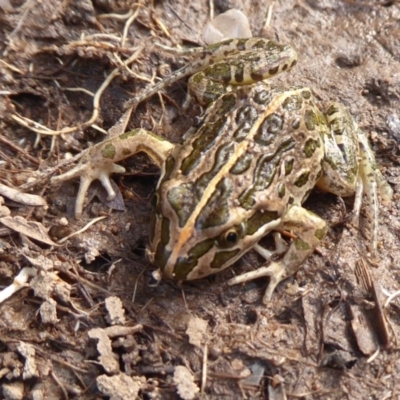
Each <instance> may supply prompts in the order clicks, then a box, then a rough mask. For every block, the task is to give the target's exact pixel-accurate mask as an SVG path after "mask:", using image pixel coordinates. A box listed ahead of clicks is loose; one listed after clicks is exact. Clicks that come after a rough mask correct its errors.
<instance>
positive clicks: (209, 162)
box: [160, 83, 325, 229]
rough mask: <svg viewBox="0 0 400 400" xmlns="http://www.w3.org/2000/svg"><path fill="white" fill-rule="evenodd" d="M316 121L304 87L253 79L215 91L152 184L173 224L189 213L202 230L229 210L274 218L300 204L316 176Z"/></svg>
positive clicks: (318, 155) (318, 147)
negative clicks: (272, 213)
mask: <svg viewBox="0 0 400 400" xmlns="http://www.w3.org/2000/svg"><path fill="white" fill-rule="evenodd" d="M323 118H324V117H322V115H321V114H320V113H319V111H318V110H317V109H316V107H315V106H314V104H313V100H312V96H311V93H310V91H309V89H306V88H291V89H289V90H288V89H286V90H284V89H280V88H271V87H270V86H269V85H266V84H264V83H257V84H255V85H252V86H250V87H243V88H237V89H236V90H235V91H234V92H231V93H227V94H225V95H224V96H222V97H221V98H220V99H219V100H217V101H216V102H215V104H214V105H211V106H210V107H209V108H208V110H207V111H206V113H205V115H204V118H203V120H202V121H201V123H200V124H199V126H197V127H196V132H195V133H194V134H192V135H189V136H188V137H187V138H186V141H185V142H184V144H183V145H182V146H177V148H176V149H175V151H174V152H173V154H172V155H171V160H170V161H169V162H168V163H167V168H166V169H167V171H166V174H165V175H164V177H163V178H162V180H161V181H160V187H161V188H162V190H164V191H165V190H167V191H168V194H167V196H166V197H165V198H168V199H169V205H170V206H171V207H172V208H173V210H174V212H173V213H176V214H177V215H178V216H179V225H180V226H183V225H184V224H185V223H186V221H187V220H188V219H189V218H190V216H191V215H192V213H193V212H196V214H197V218H196V226H197V227H198V228H200V229H204V228H205V227H211V226H215V225H220V224H223V221H224V220H225V219H227V218H228V217H227V216H228V215H229V213H230V212H232V211H233V210H238V209H242V210H243V212H244V213H245V214H246V215H247V216H249V212H255V211H258V210H260V209H263V210H269V211H276V212H277V213H278V215H281V214H282V213H284V212H285V209H286V205H287V204H301V203H302V202H303V200H304V198H305V197H306V196H307V195H308V193H309V191H310V190H311V189H312V188H313V187H314V185H315V182H316V180H317V178H318V176H319V174H320V164H321V160H322V157H323V144H322V141H321V137H320V134H319V129H320V127H319V126H318V125H319V124H321V123H322V124H324V123H325V122H324V119H323ZM201 204H202V205H201ZM164 215H165V214H164ZM167 215H168V213H167Z"/></svg>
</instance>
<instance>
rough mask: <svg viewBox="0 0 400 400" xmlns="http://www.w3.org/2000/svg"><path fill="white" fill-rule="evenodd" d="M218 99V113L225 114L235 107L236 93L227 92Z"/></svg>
mask: <svg viewBox="0 0 400 400" xmlns="http://www.w3.org/2000/svg"><path fill="white" fill-rule="evenodd" d="M218 101H219V103H218V104H216V109H217V112H216V114H217V115H223V116H225V115H226V114H228V113H229V112H230V111H231V110H232V109H233V108H234V107H235V104H236V95H235V94H234V93H226V94H224V95H223V96H222V97H220V99H219V100H218Z"/></svg>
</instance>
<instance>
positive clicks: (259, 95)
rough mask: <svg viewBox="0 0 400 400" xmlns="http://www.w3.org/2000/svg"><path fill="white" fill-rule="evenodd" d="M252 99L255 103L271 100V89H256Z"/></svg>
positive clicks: (262, 103) (265, 102)
mask: <svg viewBox="0 0 400 400" xmlns="http://www.w3.org/2000/svg"><path fill="white" fill-rule="evenodd" d="M253 100H254V102H255V103H257V104H261V105H264V104H267V103H269V102H270V101H271V91H270V90H267V89H263V90H258V91H256V92H255V94H254V96H253Z"/></svg>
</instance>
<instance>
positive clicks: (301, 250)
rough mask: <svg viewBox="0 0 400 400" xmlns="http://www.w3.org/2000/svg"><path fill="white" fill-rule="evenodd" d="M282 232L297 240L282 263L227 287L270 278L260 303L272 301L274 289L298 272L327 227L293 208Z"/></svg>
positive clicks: (299, 209) (313, 216) (238, 279)
mask: <svg viewBox="0 0 400 400" xmlns="http://www.w3.org/2000/svg"><path fill="white" fill-rule="evenodd" d="M281 228H282V229H284V230H291V231H293V233H294V234H295V235H296V239H294V240H293V242H292V243H291V244H290V246H289V249H288V251H287V252H286V254H285V255H284V257H283V258H282V260H280V261H276V262H275V261H273V262H271V264H270V265H269V266H268V267H260V268H258V269H257V270H255V271H251V272H248V273H246V274H243V275H239V276H237V277H235V278H233V279H231V280H230V281H229V282H228V283H229V285H234V284H237V283H241V282H246V281H249V280H252V279H256V278H259V277H262V276H269V277H270V278H271V279H270V282H269V285H268V288H267V290H266V292H265V295H264V298H263V302H264V303H267V302H268V301H270V300H271V297H272V294H273V292H274V290H275V288H276V286H277V285H278V284H279V283H280V282H281V281H282V280H284V279H286V278H288V277H289V276H291V275H293V274H294V273H295V272H296V271H297V270H298V269H299V267H300V266H301V264H302V263H303V261H304V260H305V259H306V258H307V257H308V256H309V255H310V254H311V253H312V252H313V251H314V250H315V248H316V247H317V246H318V244H319V242H320V241H321V240H322V238H323V237H324V236H325V234H326V231H327V225H326V222H325V221H324V220H323V219H321V218H320V217H318V216H317V215H315V214H313V213H312V212H310V211H307V210H306V209H304V208H303V207H299V206H293V207H291V208H290V209H289V210H288V211H287V213H286V215H285V216H284V218H283V219H282V225H281Z"/></svg>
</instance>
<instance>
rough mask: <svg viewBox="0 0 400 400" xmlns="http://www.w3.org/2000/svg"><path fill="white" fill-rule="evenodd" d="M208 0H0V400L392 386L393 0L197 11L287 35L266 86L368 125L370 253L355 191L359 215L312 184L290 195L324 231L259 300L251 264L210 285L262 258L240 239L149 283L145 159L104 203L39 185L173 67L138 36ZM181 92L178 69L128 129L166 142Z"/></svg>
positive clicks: (349, 393)
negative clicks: (190, 275) (235, 250)
mask: <svg viewBox="0 0 400 400" xmlns="http://www.w3.org/2000/svg"><path fill="white" fill-rule="evenodd" d="M211 3H212V2H208V1H206V0H201V1H194V0H189V1H181V0H174V1H172V0H169V1H167V0H166V1H153V2H152V1H139V3H133V2H129V1H127V0H117V1H111V0H93V1H90V0H46V1H41V2H40V1H35V0H27V1H25V2H24V1H23V0H10V1H8V0H0V7H1V9H2V11H1V9H0V54H1V55H0V184H2V185H5V186H4V187H3V186H1V187H0V190H1V191H0V195H1V196H3V198H4V203H3V204H2V202H0V216H1V219H0V222H1V223H0V234H1V235H0V284H1V285H2V286H3V287H6V286H8V285H10V284H11V283H12V282H13V279H14V277H15V276H17V275H18V273H19V271H20V270H21V269H22V268H28V269H26V270H25V271H28V274H29V277H28V278H27V280H26V281H27V284H26V285H24V287H23V288H22V289H21V290H20V291H18V292H17V293H16V294H14V295H13V296H11V297H10V298H9V299H7V300H5V301H4V302H3V303H2V304H0V382H1V394H0V397H1V398H4V399H34V400H39V399H68V398H71V399H72V398H79V399H98V398H111V399H130V398H131V399H134V398H140V399H178V398H182V399H194V398H207V399H221V398H222V399H242V398H243V399H270V400H271V399H276V400H277V399H285V398H288V399H380V400H383V399H400V383H399V382H400V361H399V350H400V345H399V341H400V317H399V315H400V303H399V299H398V298H397V297H396V292H397V291H399V290H400V269H399V262H400V251H399V248H400V240H399V237H398V235H399V230H400V224H399V218H398V217H399V214H400V211H399V209H398V207H397V204H398V199H399V190H398V189H399V188H400V180H399V175H400V173H399V163H398V161H397V160H398V155H399V144H400V112H399V110H400V64H399V62H400V5H399V2H398V1H372V0H369V1H368V0H366V1H362V0H359V1H357V0H341V1H340V0H322V1H316V0H297V1H295V0H288V1H283V0H282V1H275V2H273V9H272V19H271V22H270V26H269V27H264V24H265V18H266V13H267V5H268V4H266V2H264V1H257V0H231V1H218V0H216V1H215V2H214V12H215V14H219V13H221V12H224V11H226V10H227V9H229V8H238V9H241V10H242V11H243V12H244V13H245V14H246V15H247V16H248V18H249V20H250V24H251V28H252V31H253V35H254V36H260V35H265V36H268V37H270V38H273V39H275V40H278V41H280V42H283V43H291V44H293V46H294V48H296V49H297V51H298V54H299V60H298V64H297V66H296V67H295V69H293V70H292V71H291V72H290V73H289V74H286V75H282V76H281V77H279V78H277V79H274V82H279V83H281V84H282V83H283V84H285V85H286V84H287V85H292V84H296V85H304V86H309V87H311V88H312V89H313V91H314V93H315V96H316V98H317V99H318V101H319V103H320V105H321V107H322V108H323V107H325V106H326V105H327V104H329V102H332V101H336V100H339V101H341V102H342V103H344V104H345V105H346V106H347V107H348V108H349V109H350V112H351V113H352V114H353V115H354V116H355V118H356V120H357V121H358V123H359V125H360V127H361V128H362V129H363V130H364V131H365V132H367V134H368V136H369V139H370V142H371V145H372V147H373V149H374V151H375V153H376V156H377V160H378V163H379V166H380V169H381V171H382V173H383V174H384V175H385V177H386V178H387V180H388V182H389V183H390V185H391V186H392V188H393V190H394V196H393V201H392V202H391V203H390V204H383V205H381V206H380V228H379V258H378V259H376V258H373V257H372V256H371V254H370V253H369V242H370V232H371V224H370V218H368V209H367V207H364V208H363V210H362V215H361V223H360V227H359V229H357V228H356V227H354V226H352V224H351V223H350V222H349V218H347V217H348V216H349V215H350V212H351V210H352V206H353V199H352V198H350V199H344V200H342V199H339V198H337V197H335V196H333V195H329V194H323V193H318V192H315V193H313V194H312V195H311V196H310V198H309V199H308V200H307V202H306V204H305V207H306V208H308V209H310V210H312V211H314V212H315V213H317V214H318V215H320V216H321V217H323V218H324V219H325V220H326V221H328V224H329V227H330V229H329V232H328V234H327V236H326V238H325V239H324V240H323V242H322V244H321V246H319V248H318V251H316V252H315V253H314V254H313V255H312V256H311V257H310V258H309V259H308V260H307V261H306V262H305V263H304V266H303V268H301V269H300V271H299V272H298V273H297V274H296V275H295V276H294V277H292V278H289V279H287V280H286V281H284V282H283V283H281V284H280V285H279V286H278V288H277V290H276V292H275V294H274V297H273V300H272V301H271V303H270V304H268V305H267V306H265V305H263V304H262V296H263V293H264V291H265V288H266V286H267V284H268V279H267V278H262V279H258V280H256V281H253V282H249V283H246V284H243V285H237V286H232V287H230V286H228V285H227V281H228V280H229V279H230V278H231V277H232V276H233V275H234V273H239V272H244V271H247V270H251V269H254V268H255V267H256V266H258V265H260V263H261V262H262V260H261V259H260V258H259V256H257V254H256V253H255V252H250V253H248V255H246V256H245V257H243V258H242V259H241V260H240V261H239V262H237V263H236V264H235V265H234V266H233V267H232V268H228V269H227V270H224V271H223V272H220V273H218V274H216V275H214V276H211V277H208V278H204V279H202V280H199V281H194V282H185V283H183V284H182V285H177V284H176V283H173V282H169V281H163V282H162V283H161V284H160V285H159V286H157V287H151V286H150V285H149V281H150V276H151V272H152V271H153V269H154V268H153V267H152V266H151V265H149V263H148V262H147V261H146V258H145V252H144V249H145V245H146V242H147V230H148V223H149V218H150V211H151V205H150V198H151V194H152V191H153V190H154V187H155V184H156V182H157V179H158V175H159V171H158V170H157V168H156V167H155V166H153V165H152V163H151V162H150V160H149V159H148V158H147V157H146V156H145V155H142V154H140V155H138V156H136V157H132V158H130V159H128V160H126V161H125V162H124V163H123V165H124V166H125V167H126V169H127V173H125V174H123V175H121V176H114V180H115V183H116V185H115V187H116V188H117V190H118V196H117V199H116V200H114V201H113V202H112V204H105V197H106V196H105V194H104V193H103V191H102V189H101V188H100V186H99V185H97V186H96V185H94V186H93V188H92V189H91V191H90V196H89V198H88V199H87V202H86V204H87V205H86V207H85V212H84V216H83V218H82V219H80V220H76V219H75V218H74V217H73V206H74V201H75V197H76V191H77V187H78V182H77V181H76V180H72V181H71V182H69V183H65V184H63V185H60V186H54V185H50V183H49V177H50V176H51V175H55V174H57V173H59V171H60V169H59V168H58V167H57V166H58V165H59V164H60V163H62V162H63V161H64V160H65V159H67V158H68V157H67V156H72V155H75V154H78V153H79V152H80V151H82V150H83V149H86V148H87V147H88V146H90V145H91V144H92V143H96V142H99V141H101V140H102V138H104V135H105V132H106V131H107V130H108V129H110V128H111V127H113V126H114V124H115V123H116V122H117V121H118V119H119V118H120V117H121V115H122V113H123V104H124V102H125V101H126V100H128V99H130V98H132V97H133V96H135V95H136V94H138V93H141V91H142V90H143V89H144V88H145V87H147V86H148V85H151V84H152V83H151V82H154V77H159V78H162V77H163V76H164V75H166V74H168V73H170V72H171V71H174V70H176V69H177V68H179V67H180V66H182V65H185V63H186V62H187V60H185V59H184V58H182V57H181V58H178V57H176V56H171V55H168V54H164V53H163V52H160V51H158V50H156V49H152V44H153V43H154V42H155V41H158V42H161V43H164V44H166V45H169V46H173V47H175V46H177V45H181V46H183V47H186V46H196V45H202V44H203V41H202V30H203V27H204V26H205V24H206V23H207V21H209V20H210V12H211V11H210V4H211ZM132 55H135V57H134V58H133V60H131V64H129V65H128V66H127V65H126V63H125V64H124V62H125V61H126V60H127V59H129V57H131V56H132ZM113 74H114V75H113ZM110 77H111V78H113V79H112V80H111V78H110ZM108 78H110V80H109V81H108V85H107V86H105V88H104V90H100V91H99V89H101V85H102V84H103V83H104V82H105V81H106V80H107V79H108ZM96 92H97V93H98V95H99V96H97V97H93V94H94V93H96ZM185 96H186V80H185V79H184V80H182V81H180V82H178V83H175V84H173V85H171V86H170V87H168V88H167V90H166V91H165V92H164V93H163V94H162V105H163V106H161V102H160V97H159V96H157V95H154V96H153V97H152V98H151V99H149V100H148V101H145V102H143V103H142V104H141V105H140V106H139V107H138V108H137V110H136V112H135V113H134V115H132V117H131V119H130V121H129V128H133V127H143V128H146V129H149V130H152V131H154V132H156V133H158V134H160V135H163V136H165V137H166V138H168V139H169V140H171V141H173V142H179V140H180V138H181V136H182V135H183V134H184V133H185V131H186V130H187V129H188V128H189V127H190V126H191V125H192V124H193V118H194V117H195V116H196V115H198V114H199V113H200V108H197V107H193V109H190V111H189V112H188V111H182V110H183V109H182V104H183V103H184V101H185ZM97 104H98V105H97ZM56 167H57V168H56ZM67 169H68V167H67V166H66V167H64V168H62V170H63V171H65V170H67ZM8 188H20V189H21V191H22V192H24V193H29V194H36V195H38V196H41V197H35V198H34V199H35V200H38V199H41V198H43V199H44V200H45V201H46V203H47V206H44V205H43V203H40V204H41V205H40V204H39V205H37V206H33V205H32V204H31V203H30V202H29V200H30V198H29V197H24V195H21V196H20V197H19V198H16V197H15V196H12V195H10V192H9V191H8V190H7V189H8ZM39 202H40V200H39ZM7 214H10V215H7ZM100 216H103V217H106V218H105V219H102V220H98V221H97V222H95V223H94V224H93V225H91V226H90V227H86V229H85V230H83V232H81V233H79V234H76V235H75V236H72V237H71V238H69V239H68V240H66V241H65V242H63V243H62V244H56V243H55V242H57V241H58V240H59V239H61V238H63V237H65V236H67V235H69V234H70V233H73V232H76V231H78V230H79V229H81V228H84V227H85V226H86V224H87V223H88V222H90V221H91V220H92V219H94V218H95V217H100ZM392 295H393V296H392Z"/></svg>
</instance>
